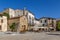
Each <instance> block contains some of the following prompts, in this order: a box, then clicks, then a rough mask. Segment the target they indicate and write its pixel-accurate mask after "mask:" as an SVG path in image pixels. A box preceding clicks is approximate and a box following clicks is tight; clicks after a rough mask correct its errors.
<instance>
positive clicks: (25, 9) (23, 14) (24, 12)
mask: <svg viewBox="0 0 60 40" xmlns="http://www.w3.org/2000/svg"><path fill="white" fill-rule="evenodd" d="M25 10H26V7H24V9H23V15H25Z"/></svg>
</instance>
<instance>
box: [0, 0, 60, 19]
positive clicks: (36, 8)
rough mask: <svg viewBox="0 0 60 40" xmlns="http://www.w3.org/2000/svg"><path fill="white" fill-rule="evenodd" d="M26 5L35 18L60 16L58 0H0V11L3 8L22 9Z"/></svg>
mask: <svg viewBox="0 0 60 40" xmlns="http://www.w3.org/2000/svg"><path fill="white" fill-rule="evenodd" d="M24 7H26V9H27V10H30V11H31V12H32V13H33V14H34V15H35V17H36V18H38V19H39V18H41V17H53V18H60V0H0V12H1V11H3V10H4V9H5V8H13V9H23V8H24Z"/></svg>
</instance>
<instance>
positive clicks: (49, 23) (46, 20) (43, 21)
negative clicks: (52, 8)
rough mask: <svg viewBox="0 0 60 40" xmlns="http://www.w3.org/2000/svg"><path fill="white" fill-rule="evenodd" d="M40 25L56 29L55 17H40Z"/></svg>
mask: <svg viewBox="0 0 60 40" xmlns="http://www.w3.org/2000/svg"><path fill="white" fill-rule="evenodd" d="M40 26H42V27H48V29H52V30H54V31H55V30H56V19H55V18H50V17H42V18H40Z"/></svg>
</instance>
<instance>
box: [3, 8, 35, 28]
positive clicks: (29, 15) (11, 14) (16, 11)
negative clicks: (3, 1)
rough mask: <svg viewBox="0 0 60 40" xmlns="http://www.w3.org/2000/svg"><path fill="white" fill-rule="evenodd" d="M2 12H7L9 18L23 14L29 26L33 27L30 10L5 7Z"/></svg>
mask: <svg viewBox="0 0 60 40" xmlns="http://www.w3.org/2000/svg"><path fill="white" fill-rule="evenodd" d="M3 12H5V13H8V14H9V16H10V18H14V17H19V16H22V15H24V14H25V15H26V17H27V20H28V25H29V27H33V26H34V25H35V16H34V14H33V13H32V12H31V11H29V10H26V9H25V8H24V9H23V10H19V9H16V10H14V9H11V8H8V9H5V10H4V11H3Z"/></svg>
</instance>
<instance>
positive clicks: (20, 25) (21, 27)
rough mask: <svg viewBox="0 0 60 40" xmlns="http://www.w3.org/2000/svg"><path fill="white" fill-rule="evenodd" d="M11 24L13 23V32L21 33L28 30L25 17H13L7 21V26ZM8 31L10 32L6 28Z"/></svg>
mask: <svg viewBox="0 0 60 40" xmlns="http://www.w3.org/2000/svg"><path fill="white" fill-rule="evenodd" d="M12 23H15V24H16V25H15V31H17V32H21V31H26V30H28V21H27V18H26V16H23V15H22V16H20V17H14V18H10V19H8V26H10V25H11V24H12ZM8 30H11V29H10V28H8Z"/></svg>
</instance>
